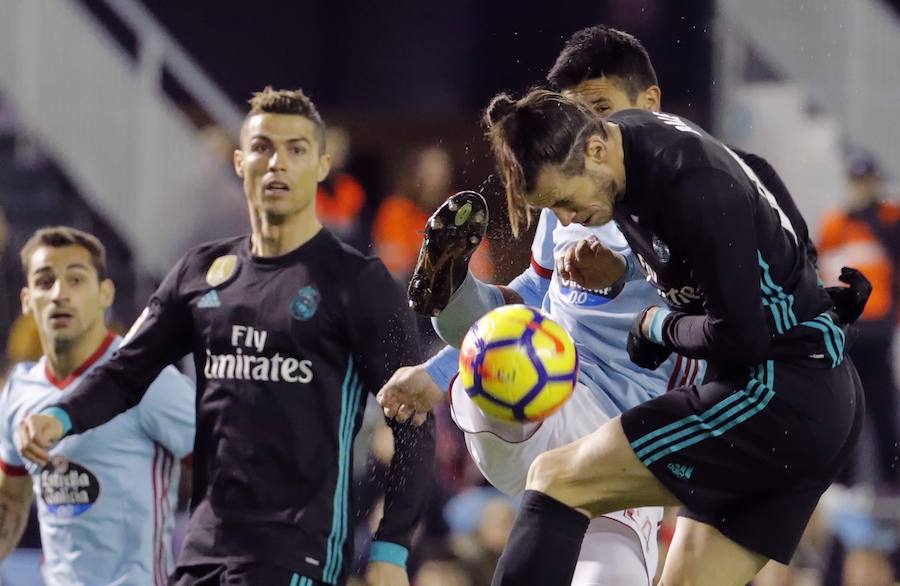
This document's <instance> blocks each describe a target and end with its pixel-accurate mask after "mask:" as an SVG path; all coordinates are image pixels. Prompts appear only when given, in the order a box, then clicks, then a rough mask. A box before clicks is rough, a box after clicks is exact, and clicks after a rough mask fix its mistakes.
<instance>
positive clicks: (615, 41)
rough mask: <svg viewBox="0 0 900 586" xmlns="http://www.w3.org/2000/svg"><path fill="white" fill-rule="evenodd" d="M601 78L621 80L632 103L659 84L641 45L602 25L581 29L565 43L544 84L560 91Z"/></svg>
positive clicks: (637, 41) (624, 33)
mask: <svg viewBox="0 0 900 586" xmlns="http://www.w3.org/2000/svg"><path fill="white" fill-rule="evenodd" d="M601 76H607V77H609V76H615V77H618V78H619V79H621V80H622V83H623V89H624V90H625V93H627V94H628V97H629V98H630V99H631V100H632V101H634V100H635V99H636V98H637V95H638V93H640V92H642V91H644V90H646V89H647V88H648V87H650V86H653V85H659V82H657V80H656V71H655V70H654V69H653V64H652V63H651V62H650V56H649V55H648V54H647V50H646V49H645V48H644V46H643V45H642V44H641V42H640V41H639V40H637V38H635V37H634V36H632V35H630V34H628V33H626V32H622V31H620V30H617V29H614V28H610V27H608V26H605V25H602V24H601V25H597V26H592V27H589V28H586V29H582V30H580V31H578V32H576V33H573V34H572V36H570V37H569V38H568V40H566V44H565V45H564V46H563V49H562V51H560V53H559V57H557V58H556V63H554V64H553V67H552V68H551V69H550V72H549V73H548V74H547V81H548V82H550V85H551V86H552V87H553V88H555V89H557V90H561V89H564V88H567V87H572V86H576V85H578V84H580V83H581V82H583V81H584V80H586V79H592V78H595V77H601Z"/></svg>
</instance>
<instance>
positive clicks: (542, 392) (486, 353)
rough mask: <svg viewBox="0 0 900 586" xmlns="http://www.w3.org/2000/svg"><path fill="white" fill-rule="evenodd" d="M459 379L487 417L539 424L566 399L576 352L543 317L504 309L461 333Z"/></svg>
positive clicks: (512, 307) (575, 373)
mask: <svg viewBox="0 0 900 586" xmlns="http://www.w3.org/2000/svg"><path fill="white" fill-rule="evenodd" d="M459 378H460V381H461V382H462V385H463V388H464V389H465V391H466V394H467V395H469V397H471V398H472V401H474V402H475V404H476V405H477V406H478V407H479V409H481V411H482V412H483V413H484V414H485V415H487V416H488V417H492V418H494V419H500V420H502V421H540V420H542V419H544V418H545V417H547V416H549V415H551V414H552V413H553V412H555V411H556V410H557V409H559V408H560V407H562V405H563V403H565V402H566V399H568V398H569V395H571V394H572V391H573V390H574V388H575V383H576V382H577V380H578V352H576V350H575V342H574V341H573V340H572V337H571V336H570V335H569V333H568V332H567V331H566V330H564V329H563V328H562V326H560V325H559V324H558V323H556V322H555V321H553V320H552V319H550V318H549V317H548V316H547V315H546V314H544V313H542V312H540V311H538V310H537V309H534V308H531V307H528V306H527V305H504V306H502V307H498V308H496V309H494V310H492V311H490V312H488V313H487V314H485V315H484V317H482V318H481V319H480V320H478V321H477V322H476V323H475V325H473V326H472V328H471V329H470V330H469V332H468V333H467V334H466V337H465V339H464V340H463V343H462V346H461V347H460V353H459Z"/></svg>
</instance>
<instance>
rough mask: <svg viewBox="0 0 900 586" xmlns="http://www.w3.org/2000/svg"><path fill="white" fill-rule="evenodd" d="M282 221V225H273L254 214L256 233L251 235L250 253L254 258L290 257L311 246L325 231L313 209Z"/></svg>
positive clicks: (308, 207) (263, 215)
mask: <svg viewBox="0 0 900 586" xmlns="http://www.w3.org/2000/svg"><path fill="white" fill-rule="evenodd" d="M278 220H281V221H277V222H276V221H273V218H269V217H268V216H266V215H265V214H259V213H255V211H253V210H251V223H252V230H253V232H252V234H251V235H250V249H251V252H252V253H253V255H254V256H262V257H272V256H281V255H284V254H287V253H289V252H291V251H292V250H296V249H297V248H299V247H301V246H303V245H304V244H306V243H307V242H309V241H310V240H311V239H312V238H313V237H314V236H315V235H316V234H318V233H319V230H321V229H322V224H321V223H320V222H319V218H318V217H317V216H316V210H315V206H312V205H310V206H307V207H306V208H305V209H303V210H302V211H300V212H298V213H296V214H294V215H292V216H289V217H287V218H279V219H278Z"/></svg>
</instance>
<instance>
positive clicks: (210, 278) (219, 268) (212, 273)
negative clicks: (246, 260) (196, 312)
mask: <svg viewBox="0 0 900 586" xmlns="http://www.w3.org/2000/svg"><path fill="white" fill-rule="evenodd" d="M237 268H238V258H237V256H235V255H233V254H226V255H225V256H220V257H219V258H217V259H216V260H214V261H213V263H212V264H211V265H210V266H209V270H208V271H206V282H207V283H209V286H210V287H218V286H219V285H221V284H222V283H224V282H225V281H227V280H228V279H230V278H231V277H233V276H234V275H235V273H236V272H237Z"/></svg>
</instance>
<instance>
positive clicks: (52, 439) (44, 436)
mask: <svg viewBox="0 0 900 586" xmlns="http://www.w3.org/2000/svg"><path fill="white" fill-rule="evenodd" d="M62 435H63V424H62V421H60V420H59V419H58V418H56V417H54V416H53V415H46V414H42V413H36V414H34V415H29V416H28V417H27V418H26V419H25V421H23V422H22V423H20V424H19V427H18V428H17V429H16V435H15V440H16V446H17V447H18V448H19V452H20V453H21V454H22V455H23V456H25V457H26V458H28V459H29V460H31V461H32V462H34V463H36V464H40V465H41V466H43V465H44V464H46V463H47V462H49V461H50V448H52V447H53V444H55V443H56V442H58V441H59V439H60V438H61V437H62Z"/></svg>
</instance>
